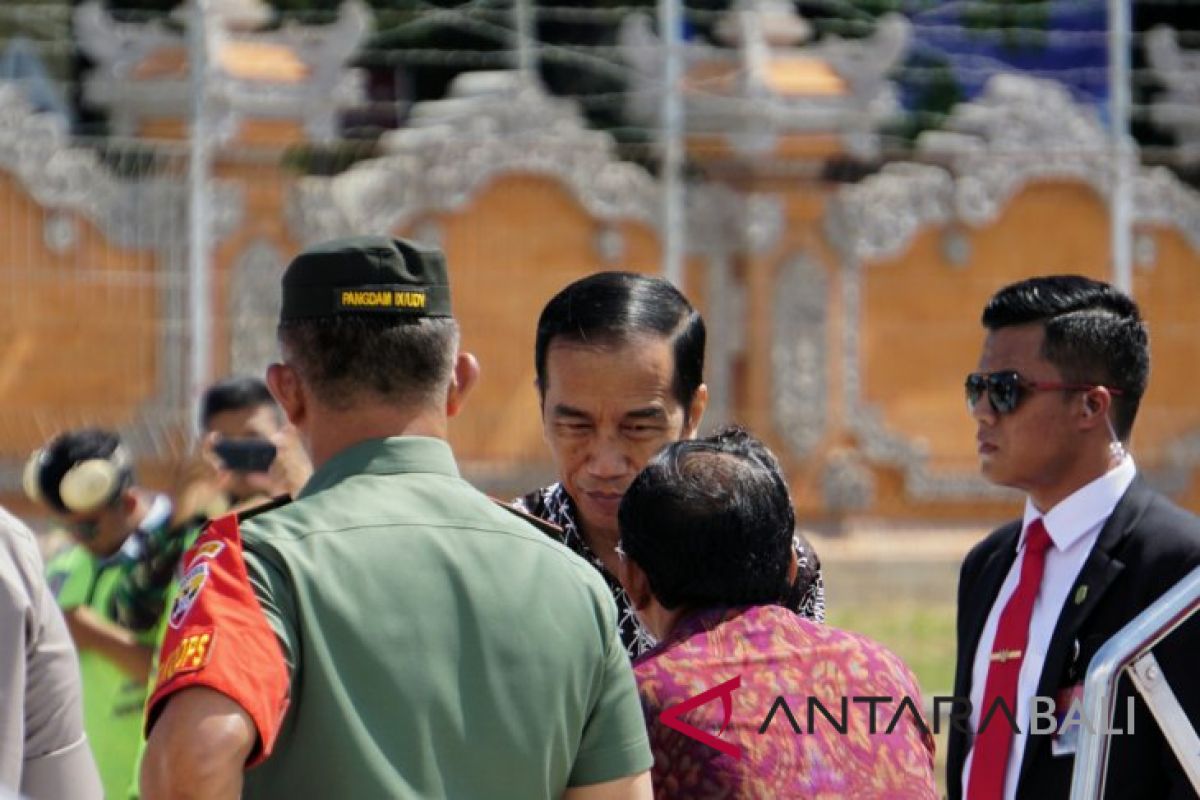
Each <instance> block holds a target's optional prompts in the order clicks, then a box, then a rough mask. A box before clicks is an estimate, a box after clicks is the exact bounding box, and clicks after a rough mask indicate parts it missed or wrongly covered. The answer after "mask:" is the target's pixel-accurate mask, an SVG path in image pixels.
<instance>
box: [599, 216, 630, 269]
mask: <svg viewBox="0 0 1200 800" xmlns="http://www.w3.org/2000/svg"><path fill="white" fill-rule="evenodd" d="M592 246H593V247H594V248H595V250H596V255H598V256H600V259H601V260H602V261H603V262H604V263H605V264H609V265H611V266H616V265H619V264H621V263H622V262H623V261H624V260H625V237H624V236H623V235H622V234H621V230H620V229H619V228H615V227H613V226H612V225H603V226H601V227H600V229H599V230H597V231H596V235H595V237H594V238H593V239H592Z"/></svg>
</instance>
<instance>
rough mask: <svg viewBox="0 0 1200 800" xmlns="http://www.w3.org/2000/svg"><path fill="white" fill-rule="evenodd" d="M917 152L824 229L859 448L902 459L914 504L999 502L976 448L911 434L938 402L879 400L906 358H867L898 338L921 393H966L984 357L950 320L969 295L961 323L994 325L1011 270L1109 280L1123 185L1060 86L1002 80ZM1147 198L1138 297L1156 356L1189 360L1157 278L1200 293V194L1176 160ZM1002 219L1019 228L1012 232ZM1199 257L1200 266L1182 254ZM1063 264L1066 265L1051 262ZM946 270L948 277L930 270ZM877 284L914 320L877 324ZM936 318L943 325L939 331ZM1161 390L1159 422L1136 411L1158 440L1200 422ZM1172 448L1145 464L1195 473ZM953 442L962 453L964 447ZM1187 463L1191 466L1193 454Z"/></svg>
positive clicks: (1137, 191)
mask: <svg viewBox="0 0 1200 800" xmlns="http://www.w3.org/2000/svg"><path fill="white" fill-rule="evenodd" d="M918 151H919V153H920V155H921V160H922V163H898V164H889V165H888V166H886V167H885V168H884V169H883V170H881V171H880V172H879V173H878V174H876V175H874V176H871V177H869V178H867V179H865V180H863V181H862V182H861V183H859V184H857V185H854V186H849V187H846V188H845V189H843V190H842V191H841V192H840V194H839V197H838V198H837V200H836V202H835V203H833V204H832V206H831V208H830V213H829V215H828V218H827V225H826V231H827V234H828V236H829V238H830V240H831V242H833V243H834V245H835V246H836V248H837V250H838V252H839V253H840V254H841V256H842V259H843V275H842V277H843V284H842V291H843V303H844V307H845V317H846V319H845V326H844V329H843V330H844V333H843V336H844V342H843V344H844V350H845V358H844V364H843V370H842V374H843V381H844V387H843V388H844V396H845V415H846V419H847V421H848V427H849V429H850V431H851V432H852V434H853V436H854V437H855V440H856V441H857V444H858V447H859V448H860V451H861V452H862V454H863V455H864V456H865V457H866V458H867V460H868V461H869V462H870V463H871V464H875V465H879V466H885V467H887V468H889V469H894V470H897V471H898V472H899V474H900V475H901V477H902V484H903V492H904V496H905V497H907V498H908V499H909V500H910V501H912V502H915V503H922V504H936V503H946V502H949V503H954V502H966V503H970V502H990V501H994V500H999V499H1002V498H1004V497H1005V496H1006V494H1007V493H1006V492H1004V491H1003V490H999V489H997V488H996V487H993V486H991V485H990V484H988V483H986V482H984V481H983V480H982V479H981V478H980V477H979V476H978V475H977V473H976V471H975V469H974V459H973V457H972V456H971V455H970V453H969V452H968V451H969V447H967V446H966V445H963V446H962V447H961V448H960V449H959V450H957V451H956V450H955V449H954V447H953V446H951V445H948V444H946V441H947V437H946V436H945V435H941V434H939V437H938V441H939V444H938V446H937V447H936V448H931V447H930V445H929V442H927V441H924V440H923V438H922V437H920V436H916V435H914V434H912V433H911V432H910V431H911V429H912V427H911V426H912V422H913V421H914V420H915V419H916V418H917V416H916V415H919V414H921V413H926V414H928V413H942V412H941V411H940V410H939V411H936V412H935V411H934V409H935V408H939V409H940V405H938V404H934V403H927V404H925V409H926V411H925V412H922V411H921V409H920V408H916V407H913V406H912V405H911V404H910V405H904V406H903V407H901V406H900V405H899V404H898V403H897V402H896V401H895V399H894V398H889V399H888V400H887V403H888V405H887V407H881V406H878V405H873V404H872V402H870V401H868V400H867V399H866V398H867V395H866V391H865V385H864V384H865V382H864V371H865V370H869V369H876V370H885V371H887V373H888V375H889V376H895V377H889V380H888V383H889V385H891V384H898V382H899V381H900V376H901V375H902V374H903V372H902V370H898V369H897V368H896V366H895V362H894V361H892V363H884V362H882V361H879V360H876V361H872V362H870V363H866V362H864V361H863V358H864V354H865V353H867V352H868V351H871V352H874V353H876V354H878V353H880V352H881V349H880V345H881V342H882V341H885V340H886V341H893V340H894V347H895V359H903V360H904V361H905V362H906V363H911V364H912V365H913V371H912V372H911V373H910V376H911V377H910V383H909V385H908V386H907V387H906V390H907V391H908V392H909V393H910V394H911V393H915V394H916V395H917V396H920V395H921V393H922V392H932V391H939V392H940V391H942V390H941V389H940V388H937V387H934V386H931V384H933V383H936V384H938V386H941V385H944V386H945V389H944V391H945V392H957V391H960V390H959V389H958V387H959V385H960V384H961V379H962V374H963V373H965V371H966V370H967V369H969V368H970V367H971V366H972V365H973V363H972V362H971V361H969V360H967V359H966V358H963V359H961V361H962V363H961V365H957V366H953V365H952V360H949V359H948V357H947V354H948V353H949V352H951V351H953V352H958V349H961V345H962V342H961V341H960V340H959V338H958V337H959V334H958V333H951V328H952V327H953V326H952V325H951V324H950V322H949V320H950V318H951V317H953V318H955V319H959V318H960V317H962V311H963V308H962V306H963V305H964V304H966V305H968V306H970V308H969V314H970V315H971V319H969V320H967V319H966V318H962V319H963V320H965V322H955V323H953V325H960V324H965V325H967V326H970V327H965V328H962V330H963V331H967V330H974V334H975V335H977V336H980V337H981V336H982V334H981V333H979V332H978V329H977V322H976V320H977V316H978V313H979V310H980V309H981V308H982V303H983V301H984V300H985V299H986V297H987V296H988V295H989V294H990V293H991V292H992V291H995V290H996V289H998V288H1000V286H1001V285H1003V283H1005V282H1007V281H1009V280H1015V279H1019V278H1020V277H1027V276H1030V275H1034V274H1038V273H1045V272H1047V271H1056V270H1057V271H1070V272H1083V273H1085V274H1092V275H1094V276H1095V277H1099V278H1106V277H1107V276H1106V274H1105V269H1106V265H1107V261H1108V257H1107V255H1108V254H1107V249H1106V248H1107V236H1108V232H1107V224H1108V223H1107V212H1106V210H1105V199H1106V198H1107V195H1108V192H1109V190H1110V187H1111V182H1112V160H1111V158H1110V150H1109V144H1108V141H1107V138H1106V134H1105V130H1104V128H1103V126H1102V125H1101V123H1100V121H1099V120H1098V119H1097V118H1096V116H1095V115H1094V113H1093V112H1092V111H1091V110H1090V109H1088V108H1085V107H1081V106H1077V105H1075V104H1074V103H1073V102H1072V101H1071V99H1070V97H1069V95H1068V94H1067V92H1066V91H1065V90H1064V89H1063V88H1061V87H1060V86H1058V85H1056V84H1053V83H1051V82H1045V81H1037V80H1032V79H1026V78H1020V77H1014V76H1001V77H997V78H995V79H994V80H993V81H992V82H991V83H990V84H989V85H988V87H987V88H986V89H985V92H984V93H983V95H982V96H981V97H980V98H979V99H978V100H977V101H975V102H972V103H967V104H964V105H961V106H959V107H958V108H956V109H955V111H954V112H953V113H952V115H951V117H950V119H949V120H948V122H947V124H946V127H945V130H943V131H938V132H931V133H928V134H924V135H923V136H922V137H921V139H920V140H919V141H918ZM1134 198H1135V199H1134V203H1133V207H1134V215H1135V220H1134V224H1135V226H1136V230H1137V232H1138V238H1139V240H1140V241H1141V242H1142V243H1143V244H1142V246H1141V249H1142V252H1143V256H1142V257H1141V258H1140V259H1139V262H1138V265H1137V266H1138V270H1137V274H1136V276H1135V278H1136V283H1135V296H1137V297H1139V298H1143V299H1142V302H1143V310H1144V313H1145V314H1146V316H1147V318H1148V319H1149V320H1150V321H1151V326H1152V330H1153V329H1154V324H1155V319H1156V317H1157V318H1158V319H1159V320H1160V327H1159V330H1163V331H1165V332H1166V334H1165V335H1167V336H1168V337H1169V338H1170V342H1169V343H1168V345H1169V346H1168V347H1166V348H1164V347H1161V346H1159V344H1158V342H1159V341H1161V340H1158V339H1156V351H1155V357H1156V359H1166V360H1168V361H1169V362H1170V361H1171V360H1174V361H1173V363H1174V364H1180V363H1183V362H1182V361H1179V360H1178V359H1184V360H1186V359H1188V358H1192V356H1190V355H1185V350H1184V349H1181V348H1186V347H1188V345H1186V344H1185V342H1186V337H1184V336H1182V335H1178V334H1179V332H1178V331H1177V328H1176V326H1177V324H1178V323H1176V322H1175V320H1176V319H1177V317H1178V315H1179V314H1181V313H1182V311H1177V310H1175V309H1174V307H1173V305H1172V304H1173V303H1178V302H1182V300H1180V299H1178V298H1177V299H1176V300H1174V301H1172V300H1170V299H1168V298H1166V297H1165V296H1164V294H1165V293H1164V292H1163V291H1162V289H1160V288H1158V287H1159V283H1160V282H1162V281H1171V282H1173V284H1172V285H1176V287H1177V289H1176V291H1177V293H1178V292H1188V291H1192V290H1193V286H1192V285H1193V284H1197V281H1196V280H1195V279H1194V278H1193V277H1189V276H1191V275H1193V271H1194V270H1195V269H1196V267H1198V266H1200V216H1198V215H1200V196H1197V195H1196V193H1194V192H1192V191H1191V190H1189V189H1187V188H1186V187H1185V186H1183V185H1182V184H1181V183H1180V182H1179V181H1178V180H1177V179H1176V178H1175V177H1174V176H1173V174H1172V173H1170V172H1169V171H1167V170H1166V169H1163V168H1155V169H1140V170H1139V171H1138V172H1137V174H1136V176H1135V184H1134ZM1035 209H1041V210H1040V211H1038V210H1035ZM1018 221H1019V222H1018ZM1017 226H1024V227H1017ZM1000 231H1004V232H1005V234H1004V236H1005V237H1007V238H1001V237H1000V234H999V232H1000ZM1013 236H1016V237H1019V238H1017V239H1014V238H1013ZM1164 237H1167V238H1165V239H1164ZM1170 237H1175V238H1177V239H1178V240H1179V241H1180V242H1181V243H1186V244H1180V245H1178V246H1174V245H1173V246H1172V247H1170V248H1168V249H1169V250H1170V252H1171V253H1172V254H1173V255H1171V257H1170V259H1168V261H1170V266H1169V271H1168V272H1163V269H1167V268H1166V267H1163V266H1161V265H1160V266H1157V267H1156V266H1155V262H1156V261H1158V262H1162V263H1167V262H1164V261H1163V258H1164V256H1163V255H1162V250H1161V248H1162V247H1163V246H1164V245H1163V244H1162V243H1163V242H1165V241H1172V242H1173V241H1174V239H1172V238H1170ZM1155 242H1157V243H1158V244H1155ZM1146 243H1149V245H1146ZM1181 248H1182V249H1181ZM1005 249H1007V250H1009V251H1011V253H1010V254H1008V255H1006V254H1005V253H1004V250H1005ZM1017 252H1019V253H1022V254H1026V255H1028V256H1030V257H1029V258H1026V259H1025V260H1023V261H1015V260H1014V258H1015V256H1013V255H1012V253H1017ZM1181 259H1182V260H1181ZM1188 263H1190V264H1191V267H1187V266H1183V265H1185V264H1188ZM937 264H941V265H943V266H941V267H937V266H936V265H937ZM1001 264H1005V265H1007V266H1004V267H1002V268H1001V267H1000V265H1001ZM1056 264H1057V265H1060V266H1057V267H1055V266H1051V265H1056ZM1176 265H1179V266H1176ZM1180 269H1182V270H1183V271H1182V272H1179V271H1178V270H1180ZM980 270H984V271H982V272H981V271H980ZM987 270H993V271H990V272H989V271H987ZM885 273H886V276H887V277H886V280H885V279H884V276H885ZM935 275H936V276H940V277H939V278H936V279H933V278H931V277H930V276H935ZM905 276H907V277H905ZM917 276H920V277H917ZM880 281H884V282H883V283H881V284H880V286H881V287H882V286H886V287H887V289H882V288H879V287H876V288H875V290H874V291H873V293H872V296H873V297H875V298H876V300H877V301H878V302H886V303H897V304H901V306H902V307H904V308H906V309H907V313H908V314H909V316H910V317H911V324H907V326H906V327H903V326H902V327H891V328H888V329H887V330H886V331H884V330H879V329H878V326H879V321H878V320H877V319H873V317H872V316H871V314H868V313H867V311H866V310H865V308H864V293H865V291H866V287H868V286H873V285H874V284H876V283H879V282H880ZM931 281H933V282H931ZM1185 284H1186V288H1185ZM910 287H911V288H910ZM1195 288H1200V285H1197V286H1196V287H1195ZM955 292H959V293H960V294H957V295H956V294H955ZM885 296H886V298H887V299H886V301H885V300H884V299H883V298H884V297H885ZM956 296H957V297H959V299H958V300H957V301H956V300H955V299H954V298H955V297H956ZM968 298H969V299H968ZM881 307H882V306H879V305H875V306H873V309H874V310H876V311H877V310H878V309H879V308H881ZM935 308H936V309H937V310H936V311H935V310H934V309H935ZM938 326H941V328H944V329H945V333H943V334H938V333H936V332H937V331H938V330H940V329H941V328H939V327H938ZM1163 326H1166V327H1163ZM953 330H954V331H958V330H960V328H958V327H953ZM1196 333H1197V334H1200V331H1196ZM939 335H941V336H943V337H945V336H950V337H954V338H952V339H950V340H946V339H944V338H943V339H942V341H944V342H945V343H946V345H947V346H943V347H939V345H938V336H939ZM864 336H870V337H871V343H872V347H871V348H867V347H866V342H865V341H864V340H863V337H864ZM947 347H949V350H948V349H947ZM922 348H925V349H922ZM1164 350H1167V352H1164ZM1170 351H1174V353H1173V354H1172V353H1171V352H1170ZM875 358H876V359H878V358H880V356H878V355H876V356H875ZM953 364H957V362H953ZM943 365H945V366H944V367H943ZM942 369H945V370H946V371H945V372H941V371H939V370H942ZM1167 369H1168V370H1170V369H1171V368H1170V367H1168V368H1167ZM931 371H932V373H931ZM931 374H932V375H936V376H937V377H931ZM1156 374H1157V370H1156ZM1167 380H1170V379H1169V378H1168V379H1167ZM1153 388H1154V387H1153V385H1152V392H1151V394H1150V396H1148V398H1147V403H1146V404H1144V406H1149V408H1150V409H1151V410H1148V411H1144V412H1143V414H1142V415H1141V417H1146V418H1148V419H1146V420H1145V421H1144V423H1143V422H1142V421H1141V418H1140V422H1139V425H1140V427H1141V428H1145V429H1148V430H1149V431H1150V434H1149V435H1150V436H1151V437H1152V438H1156V439H1157V440H1158V442H1162V441H1165V439H1164V438H1163V433H1162V432H1163V431H1165V430H1169V429H1171V428H1172V425H1174V426H1176V428H1177V427H1178V425H1180V424H1197V426H1198V428H1200V416H1197V419H1196V422H1195V423H1186V419H1185V418H1187V415H1186V414H1184V415H1182V416H1181V415H1179V414H1178V413H1176V412H1171V413H1173V414H1175V416H1174V417H1171V418H1170V419H1173V420H1174V422H1171V421H1170V420H1169V419H1168V418H1167V417H1166V416H1164V414H1165V413H1166V412H1165V411H1164V412H1163V413H1159V414H1156V413H1155V412H1154V411H1153V409H1154V407H1155V405H1154V404H1155V395H1154V392H1153ZM1160 402H1161V401H1160ZM964 413H965V412H964ZM894 420H907V422H903V423H896V422H894ZM922 425H923V427H924V428H925V429H926V430H935V431H936V430H937V429H938V425H937V424H936V423H935V421H934V420H933V419H932V418H930V419H927V420H926V422H925V423H922ZM965 426H966V423H965V422H962V421H960V420H957V419H956V420H954V421H953V427H954V430H955V431H958V430H959V429H960V428H963V430H964V432H965ZM956 440H957V439H956ZM964 441H966V439H965V438H964ZM967 444H968V445H969V441H968V442H967ZM1161 447H1162V446H1161V445H1160V444H1158V443H1157V442H1156V443H1155V444H1153V445H1151V446H1150V449H1149V450H1148V451H1147V450H1145V449H1143V450H1142V455H1143V456H1144V458H1143V459H1142V461H1141V462H1139V463H1142V462H1144V464H1145V466H1146V467H1147V470H1148V473H1150V474H1157V475H1159V476H1161V478H1162V481H1163V485H1164V486H1165V485H1167V484H1171V485H1174V486H1176V487H1178V486H1185V485H1187V483H1188V481H1189V478H1188V477H1187V474H1186V473H1185V471H1184V470H1185V469H1188V470H1190V469H1191V468H1192V466H1193V465H1194V463H1195V462H1193V461H1192V460H1191V455H1186V456H1184V455H1180V454H1179V453H1181V452H1183V450H1171V451H1170V452H1169V453H1168V451H1166V450H1164V449H1161ZM1185 449H1186V448H1184V450H1185ZM1135 451H1136V447H1135ZM952 452H957V455H955V456H954V457H953V458H951V457H950V455H949V454H950V453H952ZM1184 462H1187V463H1188V467H1186V468H1184V467H1183V466H1182V464H1183V463H1184ZM952 464H955V465H957V464H961V465H962V466H961V467H959V466H952ZM1172 470H1173V471H1172ZM1168 473H1170V474H1169V475H1168Z"/></svg>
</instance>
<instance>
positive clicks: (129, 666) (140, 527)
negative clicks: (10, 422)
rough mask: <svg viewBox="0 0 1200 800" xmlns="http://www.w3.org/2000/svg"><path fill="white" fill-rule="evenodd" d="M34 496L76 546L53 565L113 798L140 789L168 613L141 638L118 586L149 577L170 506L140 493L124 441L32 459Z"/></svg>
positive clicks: (74, 434) (90, 437) (95, 442)
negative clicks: (160, 630) (125, 613)
mask: <svg viewBox="0 0 1200 800" xmlns="http://www.w3.org/2000/svg"><path fill="white" fill-rule="evenodd" d="M25 491H26V493H27V494H28V495H29V496H30V497H31V498H32V499H34V500H37V501H40V502H41V503H43V504H44V505H46V506H47V507H48V508H49V509H50V510H51V512H53V513H54V515H55V516H56V517H57V518H58V519H59V520H60V521H61V522H62V523H63V524H64V525H65V527H66V528H67V529H68V530H69V531H70V533H71V535H72V537H73V538H74V539H75V545H74V546H72V547H70V548H69V549H67V550H66V551H64V552H63V553H60V554H59V555H57V556H55V557H54V558H52V559H51V560H50V562H49V564H48V565H47V568H46V575H47V583H48V584H49V585H50V589H51V592H52V593H53V595H54V598H55V600H56V601H57V602H58V605H59V607H60V608H61V609H62V611H63V615H64V617H65V618H66V621H67V626H68V628H69V630H70V632H71V637H72V638H73V639H74V641H75V647H76V649H77V650H78V651H79V665H80V670H81V673H82V675H83V703H84V706H83V707H84V727H85V729H86V731H87V733H88V738H89V739H90V740H91V744H92V748H93V750H94V752H95V754H96V762H97V765H98V766H99V768H100V776H101V779H102V780H103V783H104V789H105V794H106V795H107V796H109V797H124V796H125V795H126V794H127V793H128V792H129V789H130V787H131V786H133V785H134V765H135V762H136V756H137V750H138V745H139V742H140V741H141V734H140V728H141V718H142V715H141V711H142V705H143V703H144V702H145V699H146V688H147V677H148V675H149V671H150V663H151V654H152V650H153V642H154V636H155V633H154V630H153V628H154V627H155V624H156V622H157V619H158V616H157V614H158V613H161V611H162V608H161V606H159V607H158V608H157V609H156V610H155V611H151V612H148V613H149V615H150V619H149V620H147V621H146V624H145V625H142V626H140V630H133V629H131V628H130V627H129V626H128V625H127V624H126V623H127V622H128V619H122V615H121V614H119V608H120V604H119V603H118V592H119V588H120V586H121V585H122V583H123V582H124V580H125V579H126V577H127V576H128V575H129V574H130V573H132V572H133V571H135V570H138V569H145V568H146V562H147V559H148V555H147V550H146V542H147V540H148V538H150V537H151V536H159V535H166V534H165V533H164V532H165V531H166V530H167V529H168V528H169V527H170V526H171V524H172V523H171V520H172V504H171V500H170V498H168V497H167V496H166V495H163V494H160V493H158V492H154V491H151V490H149V489H145V488H143V487H141V486H138V485H137V482H136V480H135V477H134V472H133V461H132V458H131V456H130V454H129V452H128V451H127V450H126V448H125V446H124V445H123V444H122V443H121V440H120V437H119V436H117V434H115V433H113V432H111V431H106V430H100V429H95V428H87V429H82V430H76V431H70V432H67V433H64V434H62V435H60V436H58V437H56V438H54V439H53V440H51V441H50V442H49V443H48V444H47V445H46V446H45V447H44V448H42V449H41V450H39V451H37V452H36V453H34V454H33V456H32V457H31V458H30V460H29V462H28V464H27V465H26V469H25Z"/></svg>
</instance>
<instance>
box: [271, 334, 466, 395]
mask: <svg viewBox="0 0 1200 800" xmlns="http://www.w3.org/2000/svg"><path fill="white" fill-rule="evenodd" d="M279 343H280V346H281V348H282V350H283V352H284V354H285V356H286V357H287V359H288V361H289V362H290V363H291V364H292V365H293V366H294V367H295V368H296V369H297V370H298V371H299V372H300V375H301V376H302V377H303V378H304V380H305V382H307V383H308V385H309V386H310V387H311V388H312V390H313V393H314V394H315V395H316V396H317V398H318V399H319V400H320V401H321V402H322V403H324V404H325V405H326V406H328V407H329V408H333V409H338V410H346V409H348V408H351V407H352V406H353V405H354V404H355V403H356V402H357V401H358V400H359V399H360V398H363V397H371V398H376V399H384V400H387V401H389V402H393V403H395V404H397V405H414V406H415V405H422V404H425V403H431V402H437V400H438V397H439V396H440V395H441V393H442V392H444V391H445V389H446V387H447V386H448V385H449V382H450V377H451V373H452V372H453V370H454V359H455V355H456V354H457V352H458V323H457V322H456V321H455V320H454V319H452V318H450V317H423V318H420V319H411V318H398V317H384V316H369V315H365V314H363V315H343V316H339V317H324V318H318V319H300V320H292V321H287V322H284V323H282V324H280V326H279Z"/></svg>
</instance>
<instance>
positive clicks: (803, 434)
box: [771, 256, 829, 458]
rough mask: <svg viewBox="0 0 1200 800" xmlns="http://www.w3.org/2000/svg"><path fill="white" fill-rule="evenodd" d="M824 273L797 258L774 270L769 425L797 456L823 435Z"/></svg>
mask: <svg viewBox="0 0 1200 800" xmlns="http://www.w3.org/2000/svg"><path fill="white" fill-rule="evenodd" d="M828 291H829V279H828V277H827V276H826V274H825V270H824V269H822V268H821V267H820V265H818V264H814V263H813V262H812V261H810V260H808V259H807V258H805V257H803V256H800V257H797V258H792V259H790V260H788V261H787V262H786V263H785V264H784V265H783V267H782V268H781V269H780V272H779V276H778V279H777V282H776V294H775V300H774V305H773V312H774V313H773V322H774V330H773V332H772V336H771V368H772V369H771V373H772V379H773V384H772V402H773V410H774V418H775V427H776V429H777V430H778V431H779V432H780V433H781V434H782V436H783V438H784V440H785V441H786V442H787V443H788V446H789V447H790V448H791V450H792V453H793V455H795V456H796V457H797V458H805V457H807V456H808V455H809V454H810V453H811V452H812V450H813V448H814V447H815V446H816V445H817V444H818V443H819V442H820V441H821V439H822V438H823V437H824V435H825V424H826V417H827V407H826V397H827V396H828V391H827V388H828V387H827V376H828V370H829V368H828V361H827V357H826V353H828V351H829V348H828V341H827V338H826V337H827V336H828V311H827V309H828V305H829V303H828V299H829V298H828Z"/></svg>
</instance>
